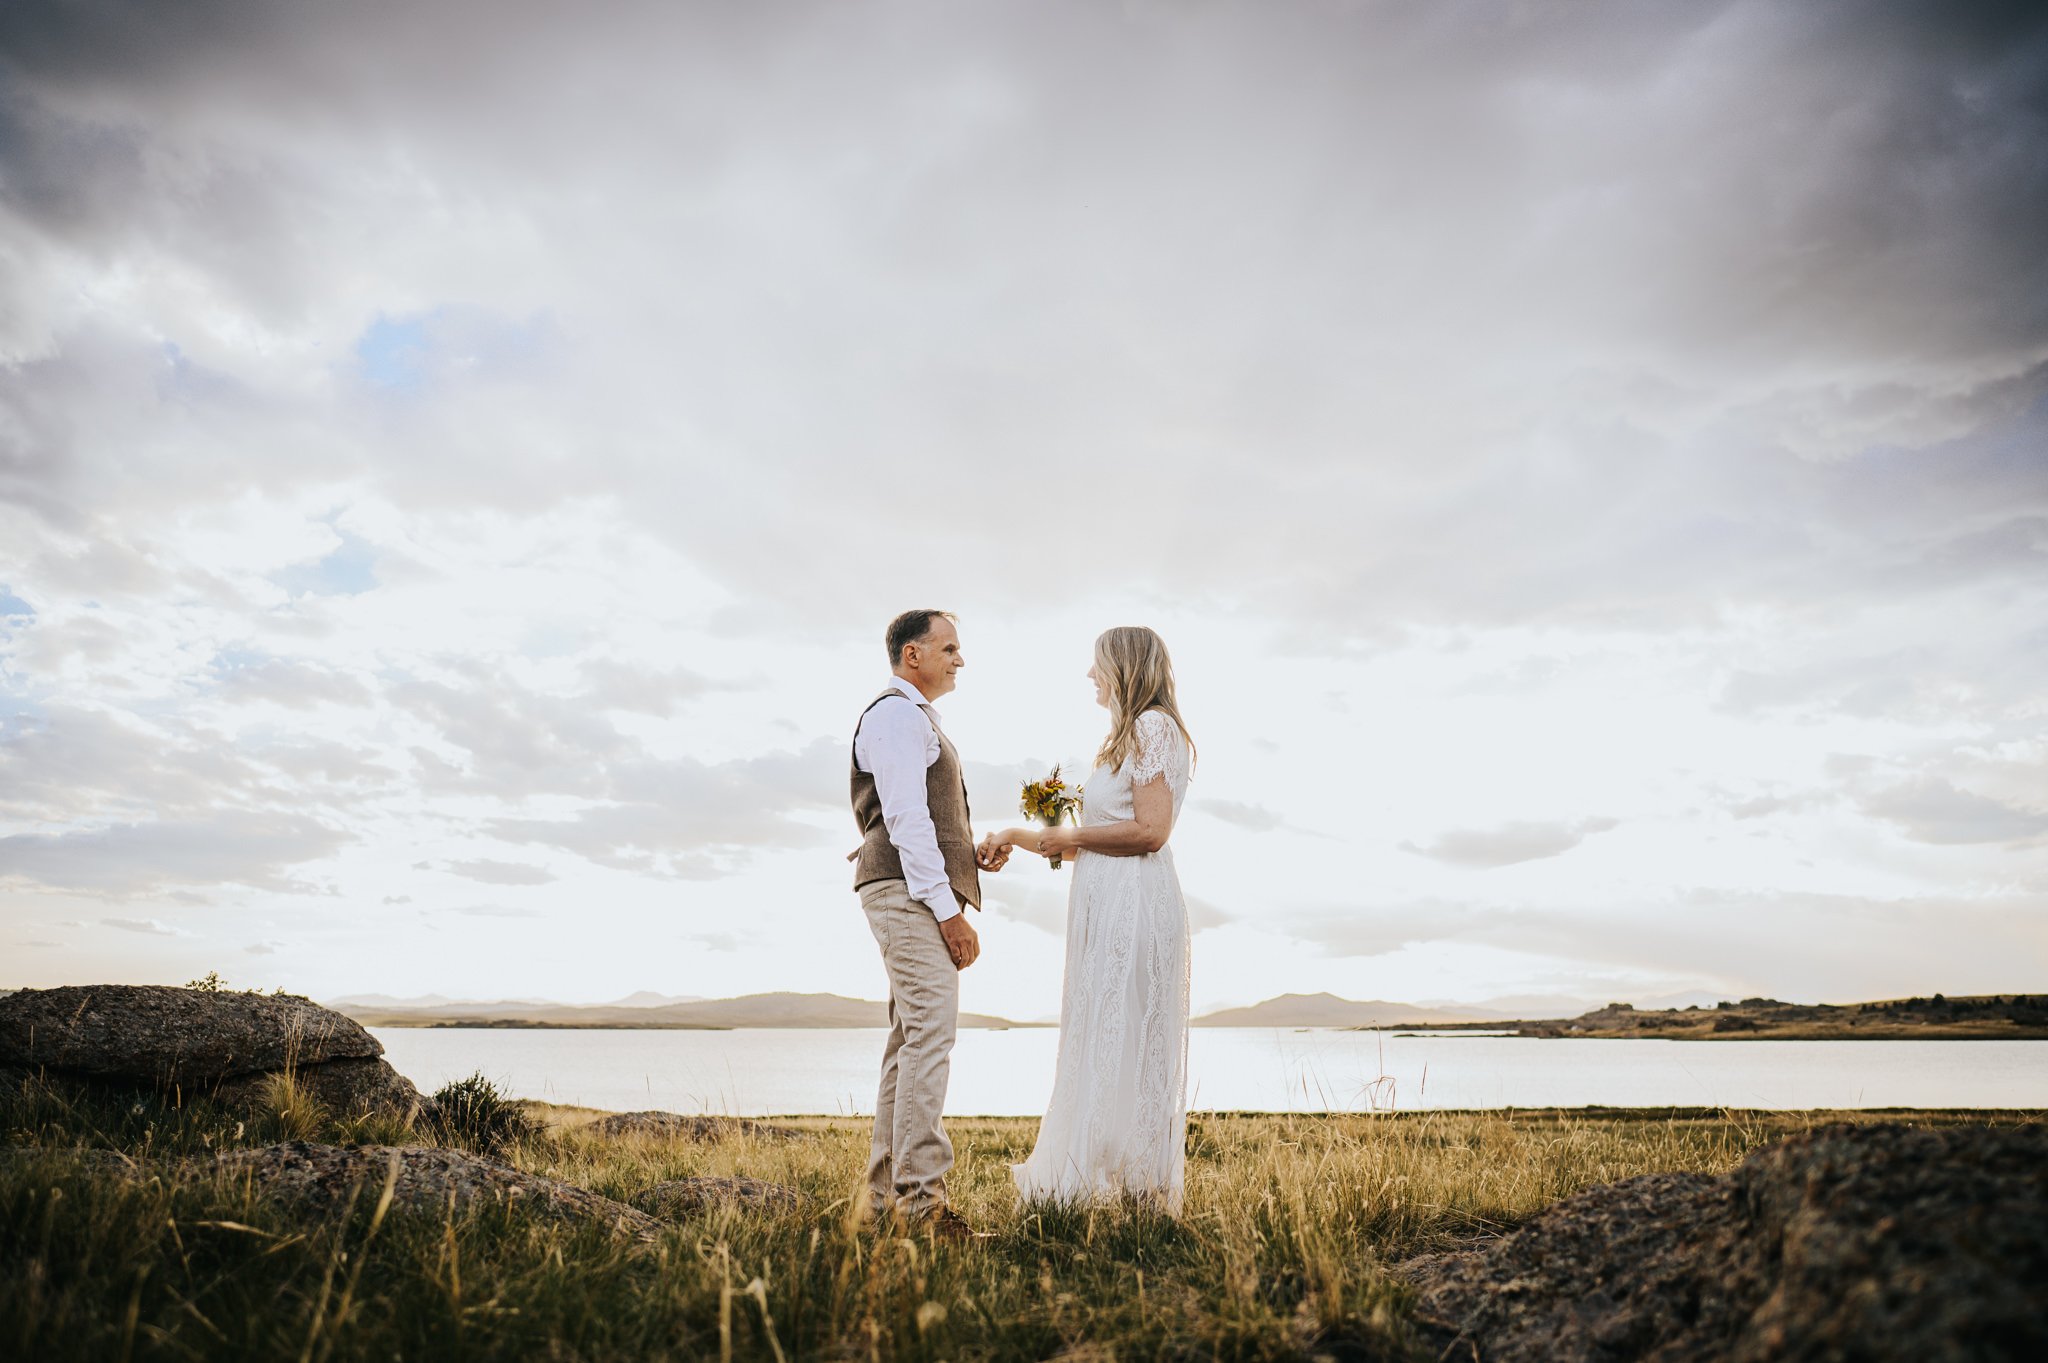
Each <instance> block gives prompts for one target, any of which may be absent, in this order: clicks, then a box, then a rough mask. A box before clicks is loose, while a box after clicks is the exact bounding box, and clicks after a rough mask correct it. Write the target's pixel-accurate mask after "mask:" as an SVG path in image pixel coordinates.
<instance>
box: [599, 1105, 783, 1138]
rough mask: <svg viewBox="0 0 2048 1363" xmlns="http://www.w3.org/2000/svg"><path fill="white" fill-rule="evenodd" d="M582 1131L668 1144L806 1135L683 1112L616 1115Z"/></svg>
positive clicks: (621, 1113)
mask: <svg viewBox="0 0 2048 1363" xmlns="http://www.w3.org/2000/svg"><path fill="white" fill-rule="evenodd" d="M580 1129H581V1130H584V1131H587V1132H589V1133H591V1134H592V1135H595V1136H634V1137H640V1138H643V1139H649V1140H668V1141H720V1140H730V1139H732V1138H733V1137H735V1136H746V1137H748V1138H749V1139H753V1140H789V1139H792V1138H793V1137H796V1136H800V1135H802V1134H803V1133H802V1132H800V1131H798V1130H797V1129H796V1128H795V1127H789V1126H771V1125H769V1124H767V1123H765V1122H754V1121H748V1120H747V1119H746V1118H744V1117H719V1116H708V1115H699V1116H694V1117H691V1116H685V1115H684V1114H682V1113H680V1112H614V1113H612V1114H611V1115H610V1116H608V1117H600V1118H598V1119H597V1120H596V1121H594V1122H590V1123H587V1124H586V1125H584V1126H583V1127H582V1128H580Z"/></svg>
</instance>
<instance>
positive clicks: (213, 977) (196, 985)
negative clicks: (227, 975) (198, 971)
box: [185, 970, 228, 994]
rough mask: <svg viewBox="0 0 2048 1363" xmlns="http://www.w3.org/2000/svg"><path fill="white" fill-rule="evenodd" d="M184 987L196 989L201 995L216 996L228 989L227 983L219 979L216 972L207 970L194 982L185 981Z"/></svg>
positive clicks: (218, 974) (218, 973)
mask: <svg viewBox="0 0 2048 1363" xmlns="http://www.w3.org/2000/svg"><path fill="white" fill-rule="evenodd" d="M185 987H186V988H187V989H197V990H198V991H199V992H200V993H202V994H218V993H220V992H221V990H223V989H226V988H227V987H228V982H227V981H226V980H224V979H222V978H221V977H220V972H219V971H218V970H209V971H207V972H206V973H205V974H204V975H202V976H200V977H199V978H198V979H196V980H187V981H185Z"/></svg>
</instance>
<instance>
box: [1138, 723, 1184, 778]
mask: <svg viewBox="0 0 2048 1363" xmlns="http://www.w3.org/2000/svg"><path fill="white" fill-rule="evenodd" d="M1136 733H1137V739H1138V747H1137V751H1136V752H1135V753H1134V754H1133V755H1132V757H1131V785H1132V786H1133V787H1136V786H1142V785H1145V784H1146V783H1147V782H1150V781H1156V780H1157V779H1159V778H1160V777H1161V776H1164V775H1165V774H1166V771H1167V768H1168V767H1169V766H1170V765H1171V764H1172V760H1173V746H1174V740H1175V739H1177V738H1179V737H1180V732H1179V730H1177V729H1175V728H1174V726H1173V721H1172V720H1170V719H1168V718H1167V717H1166V716H1165V715H1162V714H1160V713H1159V712H1158V711H1157V710H1147V711H1146V712H1145V713H1144V714H1142V715H1139V716H1138V724H1137V730H1136Z"/></svg>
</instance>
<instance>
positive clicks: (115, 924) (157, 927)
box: [100, 918, 192, 937]
mask: <svg viewBox="0 0 2048 1363" xmlns="http://www.w3.org/2000/svg"><path fill="white" fill-rule="evenodd" d="M100 922H101V923H103V924H105V925H106V926H107V927H110V928H119V929H121V931H123V932H144V933H148V934H150V935H151V936H154V937H190V936H191V935H192V934H191V933H189V932H186V931H185V930H184V929H182V928H174V927H172V926H171V925H170V924H168V923H166V922H164V921H163V920H162V919H159V918H102V919H101V920H100Z"/></svg>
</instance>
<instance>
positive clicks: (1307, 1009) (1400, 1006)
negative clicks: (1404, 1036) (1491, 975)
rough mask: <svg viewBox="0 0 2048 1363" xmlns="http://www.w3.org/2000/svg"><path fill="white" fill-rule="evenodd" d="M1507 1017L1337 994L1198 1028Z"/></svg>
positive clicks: (1288, 999)
mask: <svg viewBox="0 0 2048 1363" xmlns="http://www.w3.org/2000/svg"><path fill="white" fill-rule="evenodd" d="M1506 1016H1507V1014H1505V1013H1497V1012H1494V1011H1492V1010H1490V1009H1486V1008H1459V1007H1447V1008H1425V1007H1423V1006H1422V1005H1420V1004H1415V1003H1390V1002H1388V1001H1387V1000H1385V999H1340V998H1338V997H1337V996H1336V995H1335V994H1282V995H1281V996H1280V997H1279V998H1277V999H1267V1000H1266V1001H1265V1002H1264V1003H1255V1004H1252V1005H1251V1006H1250V1007H1249V1008H1224V1009H1220V1010H1219V1011H1217V1012H1214V1013H1205V1014H1203V1015H1202V1016H1201V1017H1198V1018H1195V1019H1194V1020H1193V1022H1192V1023H1191V1025H1192V1026H1196V1027H1404V1026H1413V1025H1415V1024H1417V1023H1430V1022H1433V1023H1439V1024H1442V1023H1458V1022H1466V1023H1487V1022H1497V1021H1500V1020H1501V1019H1503V1018H1505V1017H1506Z"/></svg>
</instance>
